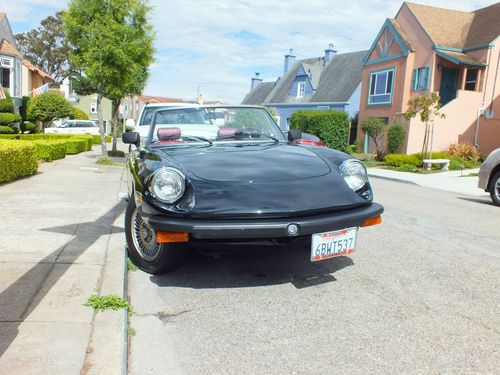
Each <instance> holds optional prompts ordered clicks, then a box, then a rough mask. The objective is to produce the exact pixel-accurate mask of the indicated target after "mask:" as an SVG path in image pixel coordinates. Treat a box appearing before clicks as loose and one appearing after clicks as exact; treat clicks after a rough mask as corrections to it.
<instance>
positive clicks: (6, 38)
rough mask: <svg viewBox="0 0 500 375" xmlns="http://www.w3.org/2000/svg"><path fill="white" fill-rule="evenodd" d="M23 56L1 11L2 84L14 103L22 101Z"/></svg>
mask: <svg viewBox="0 0 500 375" xmlns="http://www.w3.org/2000/svg"><path fill="white" fill-rule="evenodd" d="M21 64H22V57H21V54H20V53H19V51H18V49H17V47H16V41H15V39H14V34H13V33H12V29H11V28H10V24H9V20H8V19H7V15H6V14H5V13H2V12H0V84H1V85H2V87H3V89H4V90H6V91H8V92H9V94H10V96H11V97H12V100H13V102H14V105H15V106H16V107H19V106H20V105H21V103H22V87H21V76H22V68H21V67H22V65H21Z"/></svg>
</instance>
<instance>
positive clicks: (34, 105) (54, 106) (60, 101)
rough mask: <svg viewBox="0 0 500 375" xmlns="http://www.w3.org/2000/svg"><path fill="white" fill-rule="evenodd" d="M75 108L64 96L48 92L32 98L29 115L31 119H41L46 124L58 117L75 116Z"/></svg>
mask: <svg viewBox="0 0 500 375" xmlns="http://www.w3.org/2000/svg"><path fill="white" fill-rule="evenodd" d="M73 108H74V107H73V106H72V105H71V104H70V103H69V102H68V101H67V100H66V99H64V96H61V95H59V94H56V93H53V92H46V93H43V94H41V95H38V96H36V97H34V98H33V99H32V100H31V102H30V105H29V107H28V113H27V116H28V119H29V120H31V121H41V122H42V123H43V124H44V126H45V125H47V124H48V123H49V122H51V121H54V120H56V119H60V118H67V117H71V116H73Z"/></svg>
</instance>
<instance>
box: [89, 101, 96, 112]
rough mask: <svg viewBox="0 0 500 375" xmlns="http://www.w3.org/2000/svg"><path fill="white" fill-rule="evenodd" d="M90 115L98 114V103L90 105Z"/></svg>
mask: <svg viewBox="0 0 500 375" xmlns="http://www.w3.org/2000/svg"><path fill="white" fill-rule="evenodd" d="M90 113H97V103H90Z"/></svg>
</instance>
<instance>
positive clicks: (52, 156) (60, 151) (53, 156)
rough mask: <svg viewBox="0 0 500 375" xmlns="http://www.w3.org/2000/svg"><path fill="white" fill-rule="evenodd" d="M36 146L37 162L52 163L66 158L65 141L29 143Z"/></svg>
mask: <svg viewBox="0 0 500 375" xmlns="http://www.w3.org/2000/svg"><path fill="white" fill-rule="evenodd" d="M30 142H32V143H34V144H35V146H36V157H37V159H38V160H45V161H52V160H57V159H63V158H64V157H65V156H66V143H65V141H42V140H39V141H30Z"/></svg>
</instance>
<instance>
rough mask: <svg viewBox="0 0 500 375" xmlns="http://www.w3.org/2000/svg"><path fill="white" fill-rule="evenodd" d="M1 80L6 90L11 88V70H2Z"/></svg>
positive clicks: (0, 69)
mask: <svg viewBox="0 0 500 375" xmlns="http://www.w3.org/2000/svg"><path fill="white" fill-rule="evenodd" d="M0 80H1V84H2V87H3V88H4V89H8V88H10V69H6V68H0Z"/></svg>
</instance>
